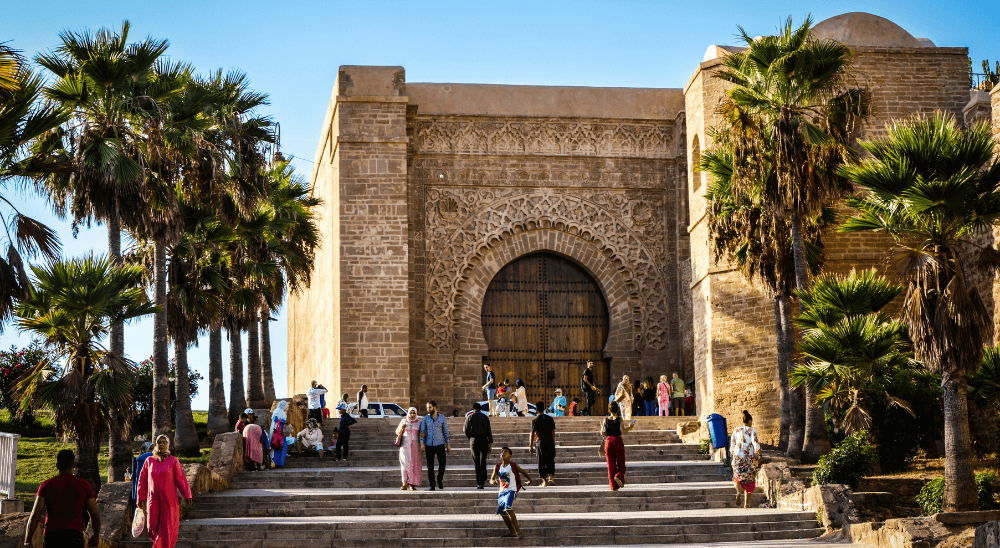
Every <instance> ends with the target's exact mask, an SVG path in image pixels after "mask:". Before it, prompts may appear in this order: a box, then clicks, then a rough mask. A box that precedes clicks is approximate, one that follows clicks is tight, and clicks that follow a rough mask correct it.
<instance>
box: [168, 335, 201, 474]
mask: <svg viewBox="0 0 1000 548" xmlns="http://www.w3.org/2000/svg"><path fill="white" fill-rule="evenodd" d="M187 354H188V345H187V342H186V341H182V340H175V341H174V361H175V362H176V365H175V370H174V375H175V380H174V387H175V388H174V390H175V392H176V393H177V402H176V403H175V404H174V406H175V412H176V413H177V419H176V424H177V428H176V429H175V430H174V446H173V449H172V451H173V452H174V453H176V454H178V455H181V456H184V457H197V456H199V455H201V450H200V449H199V447H198V431H197V430H195V428H194V415H193V414H192V413H191V385H190V384H189V381H188V359H187Z"/></svg>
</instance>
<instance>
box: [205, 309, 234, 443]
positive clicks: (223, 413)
mask: <svg viewBox="0 0 1000 548" xmlns="http://www.w3.org/2000/svg"><path fill="white" fill-rule="evenodd" d="M208 382H209V384H208V425H207V431H208V432H207V433H208V438H209V439H210V440H211V439H215V436H217V435H219V434H224V433H226V432H229V430H230V428H231V427H230V426H229V413H228V410H227V409H226V385H225V383H223V381H222V327H221V326H219V325H213V326H211V327H209V328H208Z"/></svg>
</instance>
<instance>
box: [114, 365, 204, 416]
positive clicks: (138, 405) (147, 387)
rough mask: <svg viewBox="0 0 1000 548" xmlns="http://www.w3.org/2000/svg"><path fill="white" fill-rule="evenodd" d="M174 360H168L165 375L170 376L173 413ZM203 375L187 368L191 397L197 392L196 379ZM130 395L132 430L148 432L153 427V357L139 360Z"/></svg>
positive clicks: (174, 399) (175, 395) (172, 411)
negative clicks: (131, 402)
mask: <svg viewBox="0 0 1000 548" xmlns="http://www.w3.org/2000/svg"><path fill="white" fill-rule="evenodd" d="M175 365H176V362H175V361H174V360H173V359H171V360H170V369H169V373H168V374H167V376H168V377H169V378H170V414H171V415H173V414H174V410H175V409H174V405H175V404H176V402H177V392H176V390H174V388H175V386H176V381H175V379H174V377H176V375H177V374H176V369H175ZM203 379H204V377H203V376H202V375H201V373H198V372H197V371H193V370H188V389H189V390H190V391H191V397H192V398H194V397H195V395H197V394H198V381H200V380H203ZM132 397H134V398H135V417H134V419H133V420H132V432H135V433H137V434H138V433H142V432H149V431H150V430H152V427H153V358H152V357H149V358H146V359H145V360H142V361H141V362H139V365H138V367H136V371H135V380H134V383H133V385H132Z"/></svg>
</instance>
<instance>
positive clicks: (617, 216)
mask: <svg viewBox="0 0 1000 548" xmlns="http://www.w3.org/2000/svg"><path fill="white" fill-rule="evenodd" d="M662 211H663V197H662V194H661V193H659V192H648V191H642V190H588V189H575V190H572V191H566V190H558V191H555V190H553V189H547V188H537V189H522V188H499V189H483V188H461V187H459V188H455V187H428V188H427V190H426V202H425V213H426V215H427V217H426V222H427V228H428V232H427V235H428V238H427V251H428V257H429V258H432V260H431V264H429V265H428V267H429V271H428V281H427V296H426V299H427V300H426V308H425V310H426V322H427V337H428V343H429V345H430V346H431V347H435V348H457V334H456V331H457V327H458V324H459V320H460V317H461V315H462V311H461V310H459V303H460V302H461V296H462V292H463V290H464V287H465V284H466V283H467V281H468V277H469V276H470V275H471V274H472V270H473V266H474V265H476V264H478V262H479V261H480V260H481V259H482V257H483V256H484V255H485V253H486V252H487V251H488V250H489V249H490V248H491V247H492V246H493V245H494V244H495V243H496V242H498V241H501V240H503V239H505V238H508V237H509V236H511V235H512V234H517V233H519V232H522V231H526V230H532V229H535V228H540V227H548V228H554V229H557V230H563V231H566V232H568V233H571V234H574V235H576V236H578V237H580V238H583V239H585V240H587V241H590V242H591V243H593V244H594V245H595V246H597V247H598V248H599V249H600V250H601V252H602V253H604V254H605V256H606V257H607V258H608V259H609V260H610V261H611V262H612V263H613V264H615V265H617V267H618V270H619V272H620V273H621V275H622V276H623V277H624V279H625V285H626V288H627V291H628V294H629V295H628V300H629V304H630V307H631V309H632V317H633V331H634V335H635V337H634V339H635V349H636V350H643V349H649V350H661V349H665V348H666V346H667V336H668V332H669V331H668V325H667V303H666V298H665V295H666V287H667V286H666V283H665V279H664V276H663V272H662V270H661V266H662V265H664V264H665V261H666V253H665V244H664V234H663V229H662V226H663V219H662ZM614 304H615V303H608V305H609V306H613V305H614Z"/></svg>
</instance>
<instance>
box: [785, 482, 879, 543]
mask: <svg viewBox="0 0 1000 548" xmlns="http://www.w3.org/2000/svg"><path fill="white" fill-rule="evenodd" d="M778 508H782V509H788V510H799V511H806V512H816V517H817V518H818V519H819V520H820V522H821V524H822V525H823V527H825V528H826V530H827V531H828V532H832V531H835V530H838V529H843V528H846V527H847V526H849V525H851V524H852V523H857V522H858V520H859V519H860V516H859V514H858V510H857V508H855V507H854V500H853V499H852V496H851V488H850V487H848V486H846V485H817V486H815V487H810V488H808V489H805V490H803V491H798V492H796V493H792V494H789V495H785V496H783V497H781V499H779V500H778Z"/></svg>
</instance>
